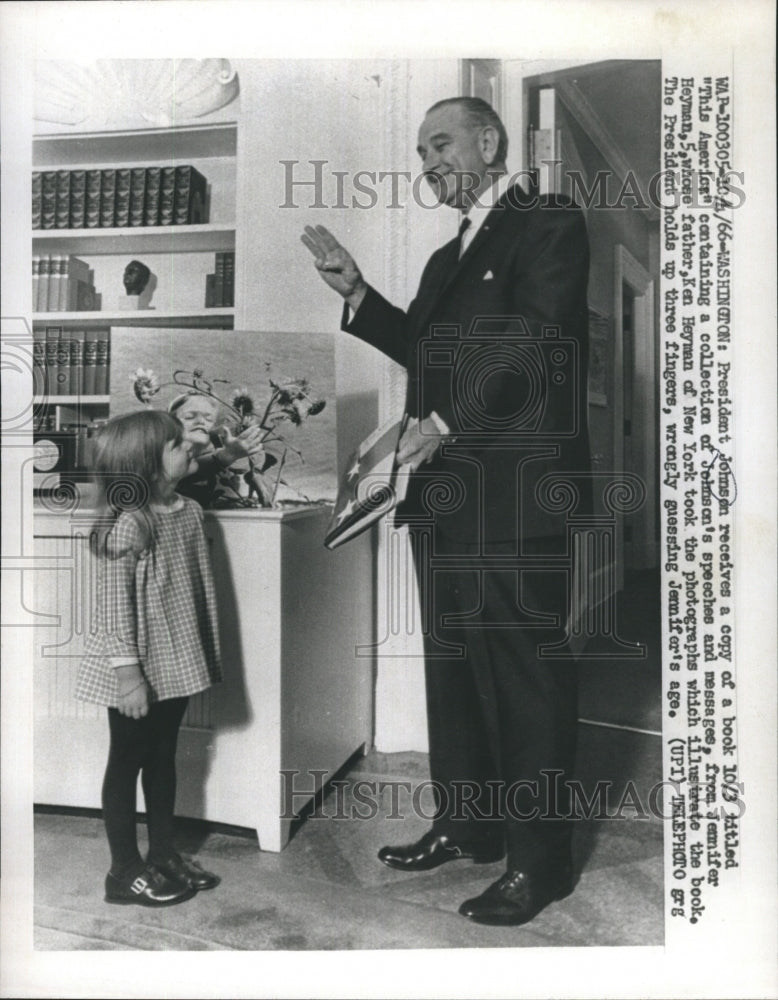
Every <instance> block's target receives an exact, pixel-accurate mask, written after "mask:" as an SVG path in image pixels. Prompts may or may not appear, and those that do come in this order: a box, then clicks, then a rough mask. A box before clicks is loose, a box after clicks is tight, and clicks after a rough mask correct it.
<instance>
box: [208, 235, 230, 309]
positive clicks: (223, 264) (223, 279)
mask: <svg viewBox="0 0 778 1000" xmlns="http://www.w3.org/2000/svg"><path fill="white" fill-rule="evenodd" d="M234 305H235V251H234V250H220V251H219V252H217V254H216V260H215V262H214V270H213V274H206V276H205V308H206V309H217V308H219V307H220V306H234Z"/></svg>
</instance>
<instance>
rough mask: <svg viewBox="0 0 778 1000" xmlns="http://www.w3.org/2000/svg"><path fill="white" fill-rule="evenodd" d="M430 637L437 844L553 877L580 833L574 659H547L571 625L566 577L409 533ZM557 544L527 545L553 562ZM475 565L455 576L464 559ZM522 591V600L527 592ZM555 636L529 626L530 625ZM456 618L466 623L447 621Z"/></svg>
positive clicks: (505, 548) (498, 546)
mask: <svg viewBox="0 0 778 1000" xmlns="http://www.w3.org/2000/svg"><path fill="white" fill-rule="evenodd" d="M411 537H412V540H413V544H414V558H415V565H416V573H417V579H418V583H419V597H420V603H421V607H422V616H423V621H424V629H425V636H424V641H425V647H424V648H425V674H426V683H427V717H428V726H429V748H430V751H429V752H430V770H431V778H432V781H433V783H434V787H436V790H437V793H438V794H437V804H438V812H437V814H436V817H435V819H434V821H433V827H434V829H435V830H436V832H437V833H441V834H446V835H448V836H451V837H452V838H453V839H454V840H455V841H456V842H457V843H459V844H461V845H473V844H478V843H482V842H484V841H489V842H491V841H492V839H497V838H499V839H501V838H503V837H505V839H506V841H507V850H508V867H509V868H518V869H520V870H523V871H533V872H537V873H538V874H546V872H547V871H549V870H554V869H556V868H557V867H558V865H559V864H560V863H563V862H564V861H566V860H568V859H569V852H570V840H571V834H572V822H571V821H570V820H569V819H564V818H561V817H566V816H568V815H569V793H568V791H567V788H566V785H565V782H566V780H569V779H570V778H571V777H572V769H573V765H574V757H575V739H576V725H577V674H576V666H575V663H574V661H573V660H572V658H566V659H562V660H559V659H554V658H548V657H547V656H544V655H542V654H541V653H540V652H539V646H540V644H544V643H553V642H557V641H559V640H560V639H561V638H562V637H563V634H564V625H565V621H566V616H567V594H566V589H567V588H566V578H565V574H564V571H560V570H558V569H557V570H553V569H548V568H546V569H541V570H540V571H536V570H535V569H533V570H532V571H524V570H523V571H522V572H521V574H520V575H519V574H518V573H517V569H516V567H515V564H514V566H513V568H511V561H510V555H511V553H514V552H515V549H516V546H515V543H504V544H503V543H492V544H491V545H490V547H489V549H488V555H495V556H500V555H503V556H507V557H508V559H507V563H506V564H505V567H504V568H502V567H501V568H500V569H499V570H495V569H487V568H484V566H483V564H481V565H479V560H478V556H477V550H476V548H475V547H474V546H471V545H467V544H465V543H458V542H455V541H453V540H451V539H449V538H447V537H446V536H445V535H443V534H442V533H440V532H437V533H436V534H435V537H434V546H433V545H432V541H433V540H432V538H431V536H430V535H429V534H428V535H426V536H425V535H424V533H423V532H421V531H419V530H415V531H413V532H412V536H411ZM558 544H559V543H558V542H557V541H556V540H554V539H546V540H537V541H534V542H532V543H524V545H523V552H524V553H525V554H530V553H531V552H537V553H538V554H541V553H546V552H548V551H550V550H551V549H552V547H553V546H554V545H558ZM462 556H465V557H471V558H472V557H473V556H475V557H476V559H475V565H470V566H467V567H463V566H462V565H461V560H460V565H452V566H450V567H449V568H447V567H445V566H444V565H443V564H442V560H451V561H452V562H454V563H456V560H457V558H459V557H462ZM519 579H520V581H521V583H520V592H519ZM538 612H542V613H545V614H550V615H555V616H556V618H557V623H556V625H555V626H554V625H549V624H547V623H544V624H543V625H542V626H540V627H539V626H538V625H537V624H535V625H534V626H532V627H530V626H529V625H522V624H521V623H522V622H526V621H527V619H528V618H531V617H532V616H533V615H534V614H537V613H538ZM447 616H460V617H462V618H464V619H465V620H464V621H458V622H457V621H447V620H446V617H447Z"/></svg>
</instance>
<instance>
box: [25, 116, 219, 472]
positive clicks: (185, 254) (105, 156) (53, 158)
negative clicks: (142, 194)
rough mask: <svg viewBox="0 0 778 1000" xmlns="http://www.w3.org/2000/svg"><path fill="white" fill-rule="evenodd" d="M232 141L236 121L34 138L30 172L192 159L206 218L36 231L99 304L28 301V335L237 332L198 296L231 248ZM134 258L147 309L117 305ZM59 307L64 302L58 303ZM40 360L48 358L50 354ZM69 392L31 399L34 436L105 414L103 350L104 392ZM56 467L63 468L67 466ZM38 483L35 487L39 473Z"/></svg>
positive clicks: (41, 247)
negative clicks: (85, 278) (70, 263)
mask: <svg viewBox="0 0 778 1000" xmlns="http://www.w3.org/2000/svg"><path fill="white" fill-rule="evenodd" d="M237 146H238V125H237V121H234V120H228V121H223V122H209V123H207V124H193V125H182V126H178V127H172V128H141V129H126V130H106V131H102V132H99V131H98V132H77V131H68V132H65V131H55V132H45V133H41V134H38V135H35V136H33V142H32V147H33V152H32V169H33V171H34V172H37V173H39V174H41V175H43V173H44V172H47V171H48V172H57V171H70V172H74V171H81V170H83V171H98V170H99V171H108V170H116V171H119V170H120V169H122V168H144V169H146V170H148V168H152V167H159V168H165V167H170V168H175V167H183V166H193V167H194V168H195V170H196V171H198V172H199V173H200V174H202V175H203V176H204V177H205V179H206V181H207V196H206V201H205V220H206V221H202V222H201V221H197V222H195V223H184V224H178V225H161V226H160V225H157V226H150V225H142V226H121V227H115V228H114V227H95V228H53V229H52V228H45V229H44V228H35V229H33V230H32V256H33V258H36V257H45V256H47V255H48V256H50V257H54V256H60V257H68V258H73V257H75V258H78V260H81V261H83V262H84V263H85V264H86V265H87V266H88V268H89V270H90V272H91V274H92V275H93V279H92V283H93V285H94V290H95V292H96V293H97V296H98V302H97V305H98V308H96V309H89V310H83V309H80V308H79V309H77V310H72V311H63V310H62V309H61V308H59V309H48V310H39V309H36V302H35V299H34V300H33V313H32V324H33V336H34V339H38V340H39V341H40V340H43V341H45V340H46V337H47V334H48V331H49V330H50V329H52V328H54V329H57V328H58V329H59V331H60V336H61V338H62V340H63V341H64V340H67V341H70V340H72V339H74V338H75V339H81V340H83V341H84V342H86V341H88V340H90V339H92V338H93V337H96V336H98V335H99V334H102V335H101V339H108V340H109V341H110V329H111V328H112V327H113V328H115V327H122V326H147V327H187V328H203V329H214V330H230V329H234V327H235V314H236V309H235V306H234V305H233V306H214V307H206V305H205V302H206V297H205V296H206V276H207V275H209V274H212V273H213V272H214V268H215V255H216V254H217V253H222V252H225V251H226V252H230V251H231V252H232V253H234V251H235V244H236V219H237V217H238V213H237V204H236V190H237ZM71 176H72V174H71ZM72 204H73V203H72V202H71V206H72ZM71 221H72V219H71ZM131 260H140V261H142V262H143V263H144V264H146V265H147V267H149V269H150V270H151V272H152V274H153V275H154V279H153V281H154V290H153V294H152V297H151V302H150V303H149V308H143V309H126V308H122V306H123V305H125V304H126V303H125V301H124V299H125V289H124V286H123V282H122V278H123V275H124V269H125V267H126V266H127V264H128V263H129V262H130V261H131ZM212 280H213V279H211V281H212ZM63 287H64V286H63ZM55 301H56V299H55ZM211 301H219V299H215V300H213V299H212V300H211ZM63 304H64V300H60V301H59V305H60V306H62V305H63ZM73 304H75V298H74V299H73ZM80 304H81V303H80V301H79V305H80ZM49 305H51V302H50V301H49ZM44 364H45V365H47V366H48V365H50V364H51V358H47V359H46V361H45V362H44ZM55 364H56V362H55ZM38 385H39V386H40V385H41V383H38ZM70 393H71V394H69V395H68V394H58V395H54V394H49V395H38V396H36V398H35V400H34V411H35V415H36V428H35V431H34V433H35V437H36V439H42V438H44V437H45V436H46V435H47V434H51V433H54V434H62V433H63V432H64V433H67V432H68V431H69V430H71V429H72V430H73V432H74V433H78V431H79V429H82V430H83V428H89V427H90V426H91V425H93V424H94V422H95V421H98V422H99V421H101V420H104V419H106V418H107V417H108V415H109V404H110V357H109V360H108V376H107V379H106V380H105V391H104V392H102V391H101V392H99V393H98V394H95V393H90V394H88V395H85V394H84V393H83V391H82V392H81V393H80V394H79V393H78V391H77V390H74V387H73V385H71V387H70ZM63 471H64V472H67V471H68V469H67V467H64V469H63ZM36 482H37V483H38V486H40V480H39V479H36ZM46 483H47V484H48V485H50V486H51V485H53V486H54V487H56V477H54V478H52V476H51V475H49V476H48V477H46Z"/></svg>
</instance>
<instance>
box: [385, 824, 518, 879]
mask: <svg viewBox="0 0 778 1000" xmlns="http://www.w3.org/2000/svg"><path fill="white" fill-rule="evenodd" d="M504 853H505V852H504V851H503V849H502V847H499V846H489V847H478V848H475V847H459V846H458V845H457V844H455V843H454V841H453V840H451V838H450V837H446V836H445V835H444V834H437V833H435V831H434V830H430V831H429V832H428V833H425V834H424V836H423V837H422V838H421V840H417V841H416V843H415V844H406V845H404V846H402V847H382V848H381V850H380V851H379V852H378V860H379V861H383V863H384V864H385V865H388V866H389V867H390V868H397V869H399V870H400V871H403V872H424V871H429V870H430V869H431V868H437V867H438V866H439V865H444V864H445V863H446V862H447V861H457V860H458V859H459V858H469V859H470V860H471V861H474V862H475V863H476V864H477V865H487V864H489V863H490V862H492V861H499V860H500V859H501V858H502V857H503V855H504Z"/></svg>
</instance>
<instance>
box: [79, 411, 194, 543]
mask: <svg viewBox="0 0 778 1000" xmlns="http://www.w3.org/2000/svg"><path fill="white" fill-rule="evenodd" d="M182 434H183V429H182V427H181V424H180V423H179V422H178V420H176V419H175V417H171V416H170V415H169V414H167V413H163V412H161V411H159V410H142V411H140V412H139V413H127V414H124V415H123V416H120V417H114V418H112V419H111V420H109V421H108V422H107V423H106V424H105V425H104V426H103V427H101V428H100V430H99V431H98V432H97V434H96V435H95V437H94V438H93V439H92V461H91V471H92V476H93V479H94V482H95V486H96V491H97V496H96V507H97V513H96V518H95V523H94V528H93V532H92V541H93V548H95V547H96V549H97V551H99V552H100V553H101V554H112V555H115V556H118V555H121V554H122V553H121V552H116V551H113V549H112V547H111V546H110V545H106V544H105V543H106V541H107V537H108V535H109V534H110V532H111V529H112V528H113V526H114V524H115V523H116V520H117V518H118V517H119V515H120V514H125V513H126V514H129V515H130V517H132V519H133V520H134V521H135V523H136V525H137V528H138V534H139V539H140V543H139V544H140V550H143V549H146V548H150V547H152V546H153V544H154V522H155V519H154V517H153V515H152V512H151V510H150V507H149V504H150V503H152V502H154V501H155V500H159V499H160V496H161V482H162V477H163V474H164V469H163V466H162V453H163V450H164V448H165V445H166V444H167V443H168V442H173V443H174V444H178V443H179V442H180V441H181V439H182Z"/></svg>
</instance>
